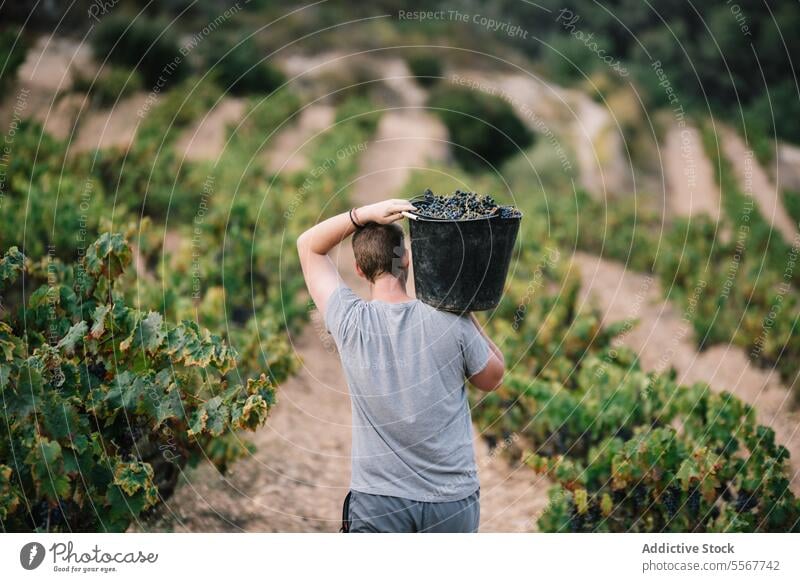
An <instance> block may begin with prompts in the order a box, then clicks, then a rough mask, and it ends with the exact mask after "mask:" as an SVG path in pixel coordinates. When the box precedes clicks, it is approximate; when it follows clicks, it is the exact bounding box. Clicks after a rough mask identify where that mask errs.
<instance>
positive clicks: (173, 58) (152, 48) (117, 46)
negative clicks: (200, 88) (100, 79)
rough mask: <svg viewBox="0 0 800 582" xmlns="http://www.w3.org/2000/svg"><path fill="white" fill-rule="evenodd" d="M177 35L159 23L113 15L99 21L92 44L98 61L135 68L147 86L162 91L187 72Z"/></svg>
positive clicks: (174, 31) (164, 23) (171, 29)
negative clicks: (156, 86)
mask: <svg viewBox="0 0 800 582" xmlns="http://www.w3.org/2000/svg"><path fill="white" fill-rule="evenodd" d="M177 35H178V33H177V31H176V30H175V29H173V28H169V24H168V23H166V22H162V21H160V20H153V19H150V18H148V17H145V16H139V17H138V18H136V19H135V20H131V19H130V18H129V17H127V16H125V15H114V16H111V17H108V18H105V19H103V20H102V22H101V23H100V24H99V25H98V27H97V31H96V32H95V33H94V35H93V36H92V39H91V42H92V47H93V49H94V52H95V57H96V58H97V60H100V61H102V60H103V59H105V58H106V57H108V61H109V62H110V63H112V64H116V65H123V66H126V67H130V68H133V69H136V70H137V71H139V72H140V73H141V75H142V77H143V78H144V81H145V83H147V84H148V85H149V86H151V87H152V86H155V85H156V84H158V85H159V87H160V88H161V89H163V88H164V87H165V86H166V85H168V84H169V83H172V82H175V81H179V80H181V79H182V78H184V77H185V76H186V75H187V74H188V72H189V71H188V66H187V64H186V61H185V59H184V58H183V57H182V56H181V54H180V46H179V44H178V40H177V39H178V36H177Z"/></svg>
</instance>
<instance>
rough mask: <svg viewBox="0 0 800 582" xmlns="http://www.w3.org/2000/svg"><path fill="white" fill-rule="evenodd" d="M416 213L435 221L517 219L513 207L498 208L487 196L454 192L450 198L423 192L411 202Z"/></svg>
mask: <svg viewBox="0 0 800 582" xmlns="http://www.w3.org/2000/svg"><path fill="white" fill-rule="evenodd" d="M411 203H412V204H413V205H414V206H415V208H416V213H417V214H418V215H420V216H422V217H424V218H433V219H437V220H474V219H476V218H489V217H492V216H496V217H499V218H519V217H520V216H522V214H521V213H520V211H519V210H517V209H516V208H515V207H513V206H500V205H499V204H497V203H496V202H495V201H494V198H492V197H491V196H489V195H483V196H481V195H479V194H476V193H474V192H463V191H461V190H456V191H455V192H454V193H453V194H452V195H450V196H441V195H437V194H434V193H433V192H431V191H430V190H425V193H424V194H423V195H422V197H421V198H419V199H417V200H412V202H411Z"/></svg>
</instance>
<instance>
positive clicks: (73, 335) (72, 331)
mask: <svg viewBox="0 0 800 582" xmlns="http://www.w3.org/2000/svg"><path fill="white" fill-rule="evenodd" d="M88 329H89V325H88V324H87V323H86V322H85V321H80V322H78V323H76V324H75V325H73V326H72V327H70V328H69V331H68V332H67V335H65V336H64V337H63V338H61V341H59V342H58V344H57V345H56V347H57V348H59V349H61V350H64V352H65V353H67V354H69V355H72V354H74V353H75V345H76V344H77V343H78V342H79V341H81V340H83V339H84V337H85V336H86V331H87V330H88Z"/></svg>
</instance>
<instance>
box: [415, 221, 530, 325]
mask: <svg viewBox="0 0 800 582" xmlns="http://www.w3.org/2000/svg"><path fill="white" fill-rule="evenodd" d="M520 220H521V217H516V218H500V217H491V218H478V219H473V220H464V221H454V220H435V219H426V218H422V217H418V218H417V220H409V221H408V222H409V228H410V230H411V259H412V262H413V265H414V287H415V290H416V295H417V299H419V300H421V301H424V302H425V303H427V304H428V305H431V306H433V307H435V308H436V309H443V310H445V311H454V312H457V313H463V312H466V311H483V310H486V309H493V308H495V307H497V304H498V303H499V302H500V298H501V296H502V295H503V287H504V286H505V281H506V275H508V266H509V264H510V263H511V255H512V253H513V251H514V243H515V241H516V240H517V233H518V232H519V223H520Z"/></svg>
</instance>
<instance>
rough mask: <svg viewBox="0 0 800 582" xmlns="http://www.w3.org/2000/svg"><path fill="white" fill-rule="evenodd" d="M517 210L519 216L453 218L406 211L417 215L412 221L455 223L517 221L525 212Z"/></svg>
mask: <svg viewBox="0 0 800 582" xmlns="http://www.w3.org/2000/svg"><path fill="white" fill-rule="evenodd" d="M517 212H519V216H512V217H511V218H502V217H500V216H495V215H492V216H479V217H477V218H465V219H453V218H431V217H429V216H423V215H421V214H417V213H416V212H411V211H408V213H409V214H413V215H414V216H416V217H417V218H416V220H412V222H452V223H456V224H459V223H462V222H478V221H480V220H496V221H499V220H502V221H503V222H505V221H509V222H510V221H512V220H517V221H519V220H521V219H522V217H523V216H525V213H524V212H522V211H521V210H519V209H518V210H517Z"/></svg>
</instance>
